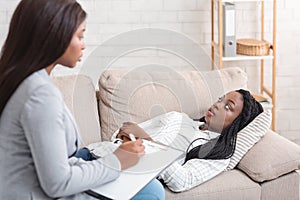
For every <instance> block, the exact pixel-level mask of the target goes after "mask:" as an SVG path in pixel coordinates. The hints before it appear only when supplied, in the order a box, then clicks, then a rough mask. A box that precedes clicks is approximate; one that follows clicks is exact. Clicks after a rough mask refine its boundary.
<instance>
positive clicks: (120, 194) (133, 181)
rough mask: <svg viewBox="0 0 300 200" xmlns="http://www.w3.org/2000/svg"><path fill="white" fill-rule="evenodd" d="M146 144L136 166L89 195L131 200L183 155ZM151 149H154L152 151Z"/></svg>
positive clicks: (173, 150)
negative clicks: (143, 153)
mask: <svg viewBox="0 0 300 200" xmlns="http://www.w3.org/2000/svg"><path fill="white" fill-rule="evenodd" d="M148 143H149V144H145V151H146V154H145V155H144V156H142V157H141V159H140V160H139V162H138V163H137V164H136V165H134V166H132V167H130V168H128V169H126V170H123V171H122V172H121V174H120V176H119V177H118V178H117V179H116V180H114V181H111V182H109V183H106V184H103V185H102V186H100V187H97V188H92V189H90V191H89V193H90V194H92V195H93V196H94V197H97V194H98V195H99V197H101V196H104V197H107V198H109V199H118V200H119V199H120V200H122V199H124V200H125V199H126V200H128V199H131V198H132V197H134V195H136V194H137V193H138V192H139V191H140V190H141V189H143V188H144V187H145V186H146V185H147V184H148V183H149V182H150V181H152V180H153V179H155V178H156V177H157V176H158V175H159V173H160V172H161V171H163V170H164V169H165V168H167V167H168V166H169V165H170V164H172V163H173V162H174V161H175V160H177V159H178V158H179V157H181V156H183V155H184V151H181V150H178V149H174V148H172V147H168V146H163V145H161V146H159V144H157V143H154V142H153V143H152V142H149V141H148ZM157 145H158V146H157ZM153 147H154V148H156V149H155V150H154V149H153ZM147 149H148V151H147Z"/></svg>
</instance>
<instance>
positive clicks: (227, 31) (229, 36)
mask: <svg viewBox="0 0 300 200" xmlns="http://www.w3.org/2000/svg"><path fill="white" fill-rule="evenodd" d="M235 22H236V15H235V5H234V4H233V3H230V2H225V3H224V4H223V44H222V45H223V56H224V57H234V56H236V23H235Z"/></svg>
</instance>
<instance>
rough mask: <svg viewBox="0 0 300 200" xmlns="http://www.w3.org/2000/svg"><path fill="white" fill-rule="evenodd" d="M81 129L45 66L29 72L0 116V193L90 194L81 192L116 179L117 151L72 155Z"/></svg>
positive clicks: (41, 196) (35, 195) (2, 195)
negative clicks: (94, 156)
mask: <svg viewBox="0 0 300 200" xmlns="http://www.w3.org/2000/svg"><path fill="white" fill-rule="evenodd" d="M78 138H79V133H78V129H77V126H76V123H75V121H74V119H73V117H72V115H71V114H70V112H69V110H68V108H67V107H66V105H65V103H64V101H63V98H62V95H61V93H60V92H59V90H58V89H57V88H56V87H55V86H54V85H53V83H52V81H51V79H50V77H49V75H48V74H47V72H46V70H44V69H43V70H40V71H38V72H35V73H33V74H32V75H30V76H29V77H28V78H26V79H25V80H24V81H23V82H22V83H21V85H20V86H19V87H18V89H17V90H16V91H15V93H14V94H13V95H12V97H11V98H10V100H9V101H8V103H7V104H6V106H5V109H4V110H3V112H2V114H1V116H0V199H9V200H12V199H22V200H26V199H51V198H66V199H87V198H88V196H85V195H86V194H84V193H82V192H83V191H85V190H88V189H90V188H93V187H97V186H99V185H101V184H103V183H106V182H108V181H111V180H113V179H116V178H117V177H118V176H119V173H120V162H119V161H118V159H117V157H116V156H115V155H109V156H106V157H104V158H101V159H98V160H94V161H88V162H86V161H83V160H82V159H78V158H74V157H71V156H72V155H73V154H74V153H75V152H76V150H77V149H78V146H79V145H80V144H79V139H78Z"/></svg>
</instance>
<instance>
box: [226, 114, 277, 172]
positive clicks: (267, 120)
mask: <svg viewBox="0 0 300 200" xmlns="http://www.w3.org/2000/svg"><path fill="white" fill-rule="evenodd" d="M271 118H272V117H271V112H270V111H264V112H262V113H261V114H259V115H258V116H257V117H256V118H255V119H254V120H253V121H252V122H250V123H249V124H248V125H247V126H246V127H245V128H243V129H242V130H241V131H240V132H239V133H238V135H237V139H236V146H235V151H234V153H233V155H232V157H231V158H230V162H229V165H228V166H227V169H226V170H231V169H233V168H234V167H235V166H236V165H237V164H238V163H239V161H240V160H241V159H242V158H243V156H244V155H245V154H246V153H247V152H248V151H249V150H250V149H251V147H252V146H253V145H254V144H255V143H257V142H258V141H259V140H260V138H261V137H262V136H264V135H265V133H266V132H267V130H268V129H269V128H270V125H271Z"/></svg>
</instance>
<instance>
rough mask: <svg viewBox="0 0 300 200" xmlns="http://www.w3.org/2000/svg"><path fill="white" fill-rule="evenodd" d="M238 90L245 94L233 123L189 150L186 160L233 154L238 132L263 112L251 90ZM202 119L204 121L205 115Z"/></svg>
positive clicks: (224, 157)
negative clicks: (241, 107) (214, 136)
mask: <svg viewBox="0 0 300 200" xmlns="http://www.w3.org/2000/svg"><path fill="white" fill-rule="evenodd" d="M236 92H239V93H240V94H241V95H242V96H243V109H242V112H241V113H240V114H239V116H238V117H237V118H236V119H235V120H234V121H233V122H232V124H230V125H229V126H228V127H226V128H225V129H223V130H222V133H221V134H220V136H218V137H216V138H214V139H212V140H210V141H208V142H207V143H205V144H203V145H199V146H196V147H194V148H193V149H191V150H190V151H189V152H187V154H186V158H185V162H187V161H188V160H191V159H195V158H198V159H200V158H201V159H227V158H230V157H231V156H232V155H233V153H234V150H235V144H236V138H237V133H238V132H239V131H240V130H242V129H243V128H244V127H246V126H247V125H248V124H249V123H250V122H251V121H252V120H253V119H254V118H255V117H256V116H258V115H259V114H260V113H262V112H263V108H262V106H261V104H260V103H259V102H257V101H256V100H255V99H254V98H253V96H252V95H251V94H250V92H249V91H246V90H243V89H239V90H236ZM200 121H204V117H202V118H201V119H200ZM185 162H184V163H185Z"/></svg>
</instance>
